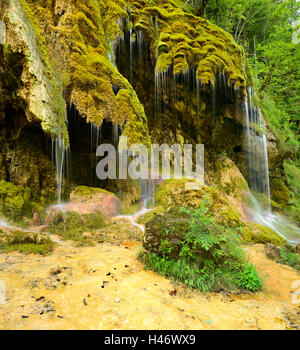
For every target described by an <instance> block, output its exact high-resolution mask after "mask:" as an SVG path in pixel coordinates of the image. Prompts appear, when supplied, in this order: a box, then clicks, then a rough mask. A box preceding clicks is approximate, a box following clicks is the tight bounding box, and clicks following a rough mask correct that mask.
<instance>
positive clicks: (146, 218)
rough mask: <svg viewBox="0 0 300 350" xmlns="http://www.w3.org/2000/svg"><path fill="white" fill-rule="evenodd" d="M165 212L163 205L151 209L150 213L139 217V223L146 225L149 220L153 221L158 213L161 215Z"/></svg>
mask: <svg viewBox="0 0 300 350" xmlns="http://www.w3.org/2000/svg"><path fill="white" fill-rule="evenodd" d="M163 212H164V209H163V208H162V207H156V208H155V209H153V210H151V211H149V212H148V213H146V214H144V215H142V216H140V217H139V218H138V221H137V222H138V224H141V225H145V224H146V223H147V222H149V221H151V220H152V219H153V218H154V217H155V216H156V215H160V214H162V213H163Z"/></svg>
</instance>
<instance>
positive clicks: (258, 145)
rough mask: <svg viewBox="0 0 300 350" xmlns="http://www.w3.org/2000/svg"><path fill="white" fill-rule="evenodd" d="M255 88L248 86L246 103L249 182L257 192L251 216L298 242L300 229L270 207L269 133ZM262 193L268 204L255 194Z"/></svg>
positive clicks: (293, 242) (287, 238)
mask: <svg viewBox="0 0 300 350" xmlns="http://www.w3.org/2000/svg"><path fill="white" fill-rule="evenodd" d="M253 97H254V95H253V91H252V90H251V89H248V98H249V103H248V98H247V97H246V98H245V102H244V115H245V125H246V126H245V136H246V149H247V154H248V168H249V176H248V184H249V187H250V189H251V190H252V191H253V192H254V195H252V194H250V195H249V199H250V209H249V211H250V216H251V217H252V220H253V221H254V222H256V223H258V224H260V225H263V226H267V227H269V228H271V229H272V230H273V231H275V232H276V233H278V234H279V235H280V236H281V237H283V238H284V239H286V240H287V241H288V242H289V243H290V244H292V245H297V244H299V242H300V230H299V228H298V227H297V226H295V225H294V224H292V223H291V222H289V220H288V219H287V218H284V217H281V216H280V215H277V214H275V213H272V210H271V195H270V179H269V161H268V149H267V135H266V133H265V132H264V124H263V120H262V116H261V110H260V108H259V107H256V106H255V104H254V101H253ZM259 194H263V195H265V196H266V198H267V201H268V202H267V206H264V207H263V204H264V203H260V202H259V201H258V200H257V198H255V195H256V197H257V195H259Z"/></svg>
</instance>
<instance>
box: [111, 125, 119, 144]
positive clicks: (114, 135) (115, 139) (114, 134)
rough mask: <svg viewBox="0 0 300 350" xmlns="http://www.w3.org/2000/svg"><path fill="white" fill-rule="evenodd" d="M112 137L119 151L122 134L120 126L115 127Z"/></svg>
mask: <svg viewBox="0 0 300 350" xmlns="http://www.w3.org/2000/svg"><path fill="white" fill-rule="evenodd" d="M112 137H113V141H114V146H115V147H116V148H117V149H118V146H119V139H120V133H119V126H118V125H113V128H112Z"/></svg>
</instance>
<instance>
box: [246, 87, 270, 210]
mask: <svg viewBox="0 0 300 350" xmlns="http://www.w3.org/2000/svg"><path fill="white" fill-rule="evenodd" d="M248 98H249V102H248ZM248 98H247V97H246V98H245V102H244V112H245V113H244V115H245V125H246V127H245V128H246V131H245V134H246V148H247V154H248V170H249V176H248V183H249V187H250V189H251V190H253V191H254V192H257V193H260V194H263V195H264V196H266V198H267V201H268V209H269V210H270V209H271V198H270V197H271V196H270V181H269V165H268V150H267V136H266V134H265V132H263V131H264V124H263V120H262V116H261V111H260V109H259V108H258V107H257V106H255V104H254V103H253V92H252V90H251V89H248Z"/></svg>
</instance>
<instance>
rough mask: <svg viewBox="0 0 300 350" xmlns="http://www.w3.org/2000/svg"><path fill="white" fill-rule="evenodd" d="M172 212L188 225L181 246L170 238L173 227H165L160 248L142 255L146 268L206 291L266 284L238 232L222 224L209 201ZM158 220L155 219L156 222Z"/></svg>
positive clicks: (241, 288)
mask: <svg viewBox="0 0 300 350" xmlns="http://www.w3.org/2000/svg"><path fill="white" fill-rule="evenodd" d="M169 214H172V215H173V216H174V217H176V216H177V215H178V216H180V217H181V218H185V219H186V220H187V224H188V225H187V228H188V229H187V231H186V232H181V235H182V240H179V239H178V240H179V242H178V243H177V246H174V245H173V243H172V241H170V239H169V237H170V236H169V235H170V231H169V230H165V236H164V238H161V241H160V246H159V251H158V252H157V253H154V252H149V253H144V254H143V255H142V256H141V259H142V260H143V262H144V264H145V267H146V268H149V269H151V270H153V271H156V272H158V273H160V274H162V275H163V276H166V277H171V278H174V279H175V280H179V281H181V282H183V283H185V284H187V285H188V286H189V287H190V288H196V289H199V290H201V291H202V292H205V293H206V292H210V291H221V290H229V291H238V290H245V291H246V290H248V291H258V290H260V289H261V288H262V281H261V279H260V277H259V276H258V274H257V271H256V270H255V268H254V267H253V266H252V265H249V263H248V262H247V259H246V257H245V255H244V253H243V250H242V249H241V246H240V240H239V236H238V234H237V232H236V231H235V230H230V229H227V228H226V227H224V226H222V225H220V224H218V223H217V222H216V221H215V220H214V219H213V218H212V217H211V216H210V215H209V214H208V211H207V208H206V206H205V203H203V204H202V205H201V206H200V207H199V208H198V209H191V208H186V207H181V208H174V209H172V210H170V211H169ZM150 223H151V222H150ZM156 223H157V221H156V220H155V219H154V220H153V224H154V225H155V226H156ZM174 225H175V226H176V222H175V223H174ZM175 226H174V229H175ZM174 229H173V230H174ZM146 235H147V232H146ZM178 240H177V241H178ZM177 250H179V252H178V256H177V258H176V251H177ZM174 253H175V256H174Z"/></svg>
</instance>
